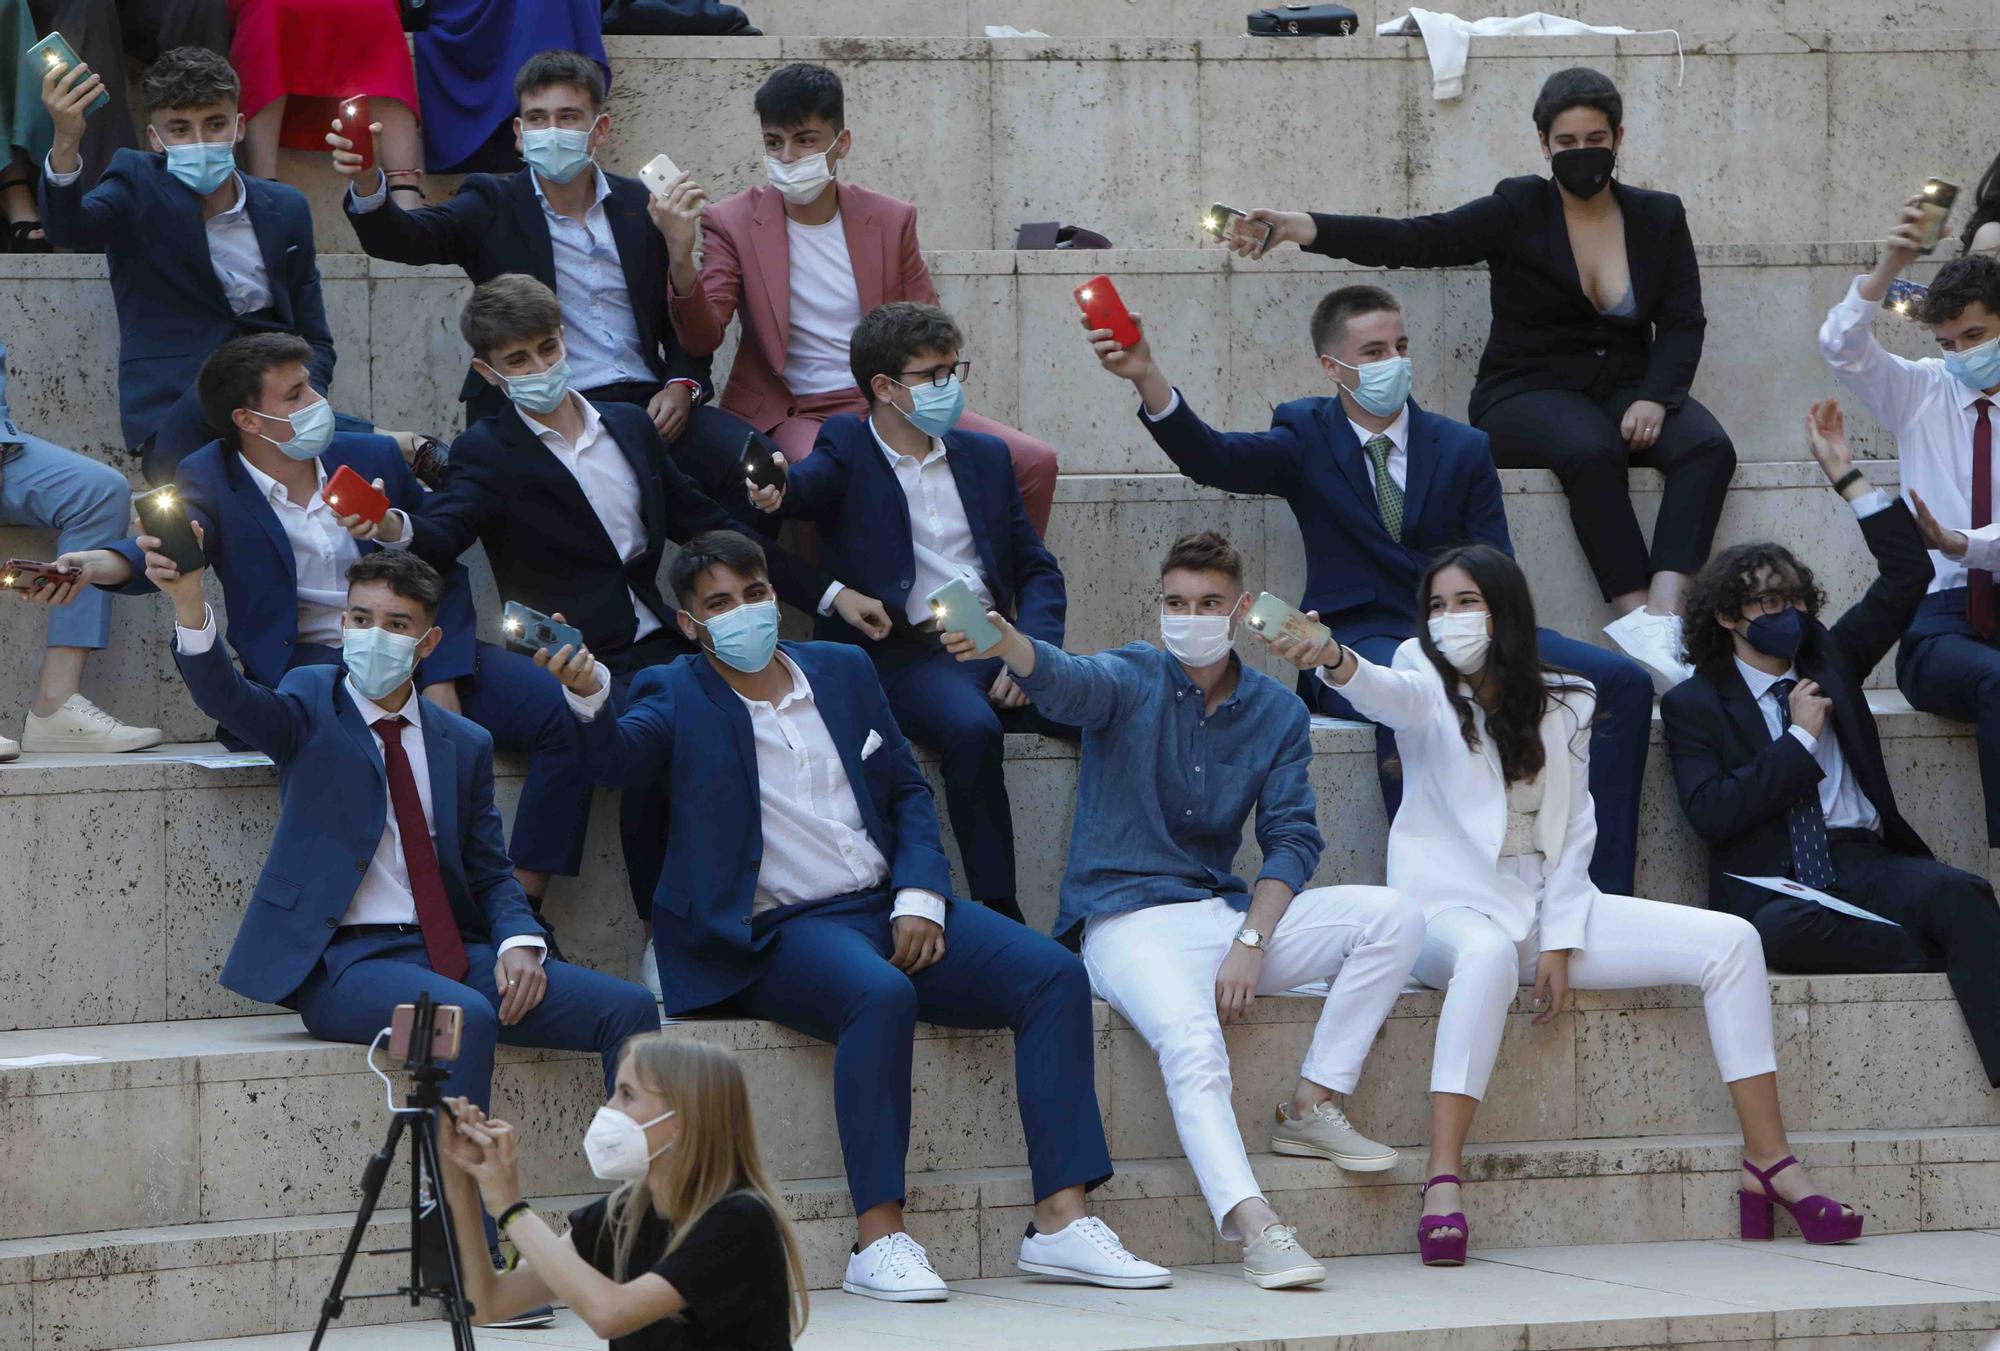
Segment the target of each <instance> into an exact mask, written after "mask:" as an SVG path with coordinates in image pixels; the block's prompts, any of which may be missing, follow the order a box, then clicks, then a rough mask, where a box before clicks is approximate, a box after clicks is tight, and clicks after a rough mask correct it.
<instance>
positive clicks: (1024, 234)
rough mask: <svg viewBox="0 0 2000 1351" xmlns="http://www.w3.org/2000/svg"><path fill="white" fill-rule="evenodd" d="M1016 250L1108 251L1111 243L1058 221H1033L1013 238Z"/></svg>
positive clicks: (1089, 231)
mask: <svg viewBox="0 0 2000 1351" xmlns="http://www.w3.org/2000/svg"><path fill="white" fill-rule="evenodd" d="M1014 247H1015V248H1016V249H1108V248H1110V247H1111V241H1110V240H1108V239H1106V238H1105V237H1104V236H1103V235H1101V234H1099V233H1097V231H1095V230H1086V229H1084V228H1083V227H1082V226H1080V225H1064V224H1062V223H1061V222H1059V221H1052V220H1045V221H1034V222H1030V223H1029V224H1027V225H1023V226H1022V227H1021V228H1020V230H1019V231H1018V232H1017V233H1016V234H1015V236H1014Z"/></svg>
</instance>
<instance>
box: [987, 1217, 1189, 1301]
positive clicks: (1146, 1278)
mask: <svg viewBox="0 0 2000 1351" xmlns="http://www.w3.org/2000/svg"><path fill="white" fill-rule="evenodd" d="M1020 1267H1021V1270H1023V1271H1026V1272H1031V1273H1033V1274H1034V1275H1037V1276H1053V1277H1055V1278H1056V1279H1057V1280H1064V1281H1081V1282H1083V1283H1084V1284H1085V1285H1102V1286H1108V1287H1110V1288H1111V1289H1113V1290H1157V1289H1158V1288H1159V1287H1161V1286H1163V1285H1172V1284H1173V1283H1174V1273H1173V1272H1171V1271H1168V1270H1167V1269H1166V1268H1165V1267H1162V1266H1155V1265H1154V1264H1153V1263H1151V1262H1148V1261H1146V1260H1144V1259H1143V1258H1139V1257H1135V1256H1133V1255H1132V1254H1131V1253H1130V1252H1128V1251H1126V1248H1125V1245H1124V1244H1123V1243H1120V1242H1119V1241H1118V1235H1116V1234H1114V1233H1113V1232H1111V1226H1110V1225H1108V1224H1106V1223H1105V1222H1104V1221H1103V1220H1100V1219H1098V1218H1097V1217H1096V1216H1095V1215H1086V1216H1084V1217H1083V1218H1082V1219H1080V1220H1072V1221H1071V1222H1070V1223H1068V1224H1066V1225H1064V1226H1063V1227H1062V1228H1061V1229H1058V1230H1057V1231H1056V1232H1055V1233H1053V1234H1043V1233H1038V1232H1036V1230H1035V1226H1034V1225H1033V1224H1030V1225H1029V1226H1028V1232H1027V1233H1025V1234H1023V1235H1022V1236H1021V1258H1020Z"/></svg>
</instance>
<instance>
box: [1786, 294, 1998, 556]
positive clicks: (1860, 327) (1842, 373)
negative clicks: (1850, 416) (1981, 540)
mask: <svg viewBox="0 0 2000 1351" xmlns="http://www.w3.org/2000/svg"><path fill="white" fill-rule="evenodd" d="M1861 282H1862V278H1859V277H1857V278H1855V279H1854V282H1853V284H1851V285H1850V286H1849V287H1848V288H1847V295H1846V296H1845V297H1844V298H1843V299H1842V300H1841V301H1840V303H1839V304H1837V305H1835V306H1834V307H1833V308H1832V309H1831V310H1828V311H1827V315H1826V322H1824V323H1822V324H1821V325H1820V329H1819V350H1820V355H1821V356H1823V357H1825V358H1826V363H1827V365H1829V366H1831V367H1832V368H1833V373H1834V374H1835V375H1837V376H1839V377H1840V382H1841V383H1842V384H1843V385H1846V386H1847V387H1848V388H1849V389H1851V390H1853V391H1854V393H1855V394H1856V395H1857V396H1858V397H1859V398H1860V399H1861V401H1862V402H1863V403H1864V404H1866V405H1867V406H1868V411H1869V412H1871V413H1873V414H1874V415H1875V420H1876V421H1878V422H1880V423H1881V424H1882V425H1883V427H1885V428H1886V429H1888V431H1889V433H1890V435H1892V436H1894V437H1895V438H1896V454H1897V457H1898V458H1899V459H1900V460H1901V461H1902V467H1903V475H1902V476H1903V490H1904V491H1905V492H1908V491H1910V490H1912V489H1914V490H1915V491H1916V493H1917V495H1918V496H1920V497H1922V498H1923V499H1924V503H1925V505H1927V506H1928V507H1930V509H1931V511H1932V513H1933V514H1934V515H1936V517H1937V518H1938V520H1940V521H1943V522H1946V523H1951V522H1970V521H1971V520H1972V429H1973V425H1974V423H1975V421H1976V415H1975V412H1974V409H1973V406H1972V405H1973V403H1974V402H1975V401H1976V400H1978V399H1981V398H1991V399H1992V400H1993V403H1994V406H1993V407H1992V408H1991V409H1990V410H1988V412H1987V417H1988V418H1989V419H1990V420H1991V421H1992V423H1993V439H1994V451H1995V454H1994V459H1993V477H1994V482H1995V484H1996V485H1997V486H2000V396H1995V395H1982V394H1980V393H1979V392H1978V391H1977V390H1973V389H1968V388H1967V387H1966V386H1965V385H1964V384H1962V383H1961V382H1960V381H1959V379H1958V378H1957V377H1956V376H1954V375H1953V374H1952V373H1951V372H1950V371H1947V370H1946V369H1945V368H1944V361H1943V360H1942V359H1941V358H1939V357H1926V358H1924V359H1923V360H1922V361H1910V360H1908V359H1906V358H1904V357H1899V356H1897V355H1895V354H1894V353H1893V352H1890V351H1889V350H1888V349H1887V348H1885V347H1883V346H1882V344H1881V343H1879V342H1877V341H1876V340H1875V329H1874V322H1875V315H1876V312H1877V311H1878V310H1880V309H1881V305H1880V304H1871V303H1869V302H1868V301H1866V300H1863V299H1862V298H1861ZM1996 500H2000V499H1996ZM1931 565H1932V567H1933V569H1934V576H1933V577H1932V578H1931V586H1930V589H1931V590H1932V591H1947V590H1950V589H1951V588H1953V587H1959V586H1964V585H1965V570H1966V564H1965V562H1964V561H1963V560H1961V559H1953V558H1946V557H1945V556H1944V555H1943V554H1941V553H1938V552H1937V551H1936V550H1932V551H1931Z"/></svg>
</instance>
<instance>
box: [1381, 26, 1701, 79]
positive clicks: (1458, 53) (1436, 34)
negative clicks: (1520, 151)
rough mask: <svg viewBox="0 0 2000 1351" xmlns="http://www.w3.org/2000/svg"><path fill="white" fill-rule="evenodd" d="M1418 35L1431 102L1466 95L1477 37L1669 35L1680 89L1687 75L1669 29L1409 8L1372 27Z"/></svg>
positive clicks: (1393, 33)
mask: <svg viewBox="0 0 2000 1351" xmlns="http://www.w3.org/2000/svg"><path fill="white" fill-rule="evenodd" d="M1411 33H1416V34H1421V35H1422V37H1423V39H1424V51H1425V52H1426V53H1427V54H1429V56H1430V59H1431V97H1432V98H1436V99H1455V98H1457V97H1459V96H1460V95H1461V94H1463V93H1465V58H1466V53H1467V52H1468V50H1469V49H1470V47H1471V45H1472V39H1473V38H1476V37H1481V38H1488V37H1541V38H1546V37H1581V36H1584V35H1587V34H1593V33H1594V34H1599V35H1602V36H1608V37H1637V36H1640V35H1642V34H1657V33H1672V34H1673V37H1674V51H1675V54H1676V55H1678V56H1679V58H1680V74H1679V75H1678V76H1677V77H1676V78H1675V80H1674V83H1675V84H1676V85H1678V84H1680V82H1681V80H1682V79H1684V78H1686V75H1687V55H1686V54H1685V53H1684V52H1682V51H1681V35H1680V33H1679V32H1678V31H1677V30H1675V29H1672V28H1645V29H1639V28H1621V27H1619V26H1618V25H1617V24H1589V23H1585V22H1584V21H1583V20H1581V19H1565V18H1563V17H1561V16H1560V15H1556V14H1544V13H1542V12H1541V11H1540V10H1536V11H1535V12H1534V13H1532V14H1520V15H1516V16H1514V17H1513V18H1505V17H1496V18H1491V19H1461V18H1459V17H1458V16H1457V15H1456V14H1441V13H1439V12H1438V11H1436V10H1432V9H1418V8H1416V7H1415V6H1414V5H1413V6H1411V8H1410V12H1409V13H1408V14H1406V15H1404V16H1403V17H1402V18H1400V19H1389V20H1387V21H1386V22H1383V23H1379V24H1377V25H1375V36H1377V37H1385V38H1386V37H1395V36H1398V35H1407V34H1411Z"/></svg>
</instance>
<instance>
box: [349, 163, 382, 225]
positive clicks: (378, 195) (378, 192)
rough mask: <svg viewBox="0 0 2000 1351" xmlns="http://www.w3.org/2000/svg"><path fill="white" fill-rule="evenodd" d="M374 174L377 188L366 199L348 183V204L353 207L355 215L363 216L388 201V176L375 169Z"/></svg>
mask: <svg viewBox="0 0 2000 1351" xmlns="http://www.w3.org/2000/svg"><path fill="white" fill-rule="evenodd" d="M375 173H376V179H375V182H376V184H377V185H378V186H377V187H376V189H375V191H373V192H371V193H369V194H368V195H367V196H366V197H363V196H362V195H361V194H360V193H358V192H356V191H355V190H354V185H353V184H351V183H350V184H349V185H348V188H347V197H348V202H349V204H350V205H352V206H353V208H354V211H355V214H356V215H360V216H365V215H367V214H368V213H369V212H370V211H373V210H375V208H377V207H379V206H381V205H382V204H383V203H384V202H386V201H388V200H389V175H387V174H385V173H383V172H382V171H381V170H380V169H377V170H376V171H375Z"/></svg>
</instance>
